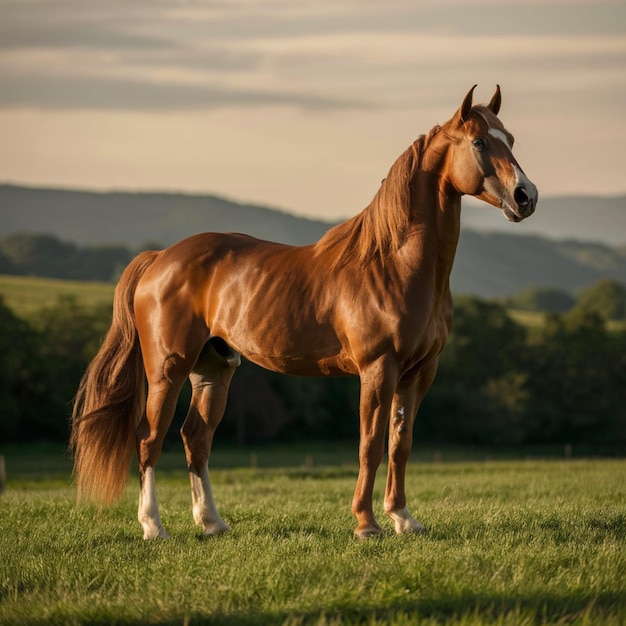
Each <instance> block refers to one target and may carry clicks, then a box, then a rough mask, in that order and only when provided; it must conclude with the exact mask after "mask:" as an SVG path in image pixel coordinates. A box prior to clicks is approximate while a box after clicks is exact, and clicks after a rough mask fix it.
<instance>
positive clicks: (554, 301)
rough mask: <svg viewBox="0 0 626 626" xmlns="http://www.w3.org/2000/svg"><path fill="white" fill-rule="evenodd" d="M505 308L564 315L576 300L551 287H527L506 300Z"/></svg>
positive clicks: (564, 292) (565, 292)
mask: <svg viewBox="0 0 626 626" xmlns="http://www.w3.org/2000/svg"><path fill="white" fill-rule="evenodd" d="M506 304H507V306H510V307H513V308H518V309H524V310H528V311H549V312H552V313H566V312H567V311H569V310H570V309H571V308H572V307H573V306H574V305H575V304H576V299H575V298H574V297H573V296H572V295H571V294H569V293H568V292H567V291H563V290H562V289H556V288H553V287H529V288H527V289H524V290H522V291H520V292H519V293H518V294H517V295H516V296H513V297H511V298H508V299H507V301H506Z"/></svg>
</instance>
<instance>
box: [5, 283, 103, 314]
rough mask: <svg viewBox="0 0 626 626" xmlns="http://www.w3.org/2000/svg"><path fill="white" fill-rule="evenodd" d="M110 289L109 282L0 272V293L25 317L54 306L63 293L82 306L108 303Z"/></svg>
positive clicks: (12, 307) (11, 306)
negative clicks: (7, 274)
mask: <svg viewBox="0 0 626 626" xmlns="http://www.w3.org/2000/svg"><path fill="white" fill-rule="evenodd" d="M114 289H115V285H113V284H110V283H97V282H86V281H74V280H55V279H52V278H36V277H34V276H6V275H2V274H0V296H2V297H3V299H4V301H5V303H6V304H7V306H9V307H10V308H11V309H12V310H13V311H15V313H16V314H18V315H21V316H25V317H27V316H28V315H30V314H32V313H36V312H37V311H39V310H41V309H42V308H44V307H48V306H52V305H54V304H55V302H56V301H57V300H58V298H59V297H63V296H71V297H73V298H76V300H77V301H78V302H79V303H80V304H82V305H84V306H86V307H93V306H98V305H101V304H107V305H110V304H111V303H112V302H113V290H114Z"/></svg>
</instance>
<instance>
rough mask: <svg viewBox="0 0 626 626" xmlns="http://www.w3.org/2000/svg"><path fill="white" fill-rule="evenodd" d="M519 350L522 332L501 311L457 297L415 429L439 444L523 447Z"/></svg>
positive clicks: (522, 357)
mask: <svg viewBox="0 0 626 626" xmlns="http://www.w3.org/2000/svg"><path fill="white" fill-rule="evenodd" d="M525 346H526V332H525V330H524V328H523V327H522V326H520V325H519V324H517V323H516V322H514V321H513V320H512V319H511V318H510V317H509V316H508V315H507V313H506V310H505V309H504V307H502V306H501V305H498V304H495V303H488V302H484V301H482V300H479V299H477V298H459V299H458V301H457V302H456V304H455V320H454V327H453V331H452V334H451V336H450V339H449V341H448V345H447V346H446V348H445V349H444V351H443V354H442V357H441V359H440V367H439V373H438V375H437V378H436V379H435V383H434V385H433V388H432V390H431V391H430V393H429V394H428V395H427V396H426V400H425V402H424V407H423V413H422V416H421V417H420V416H418V428H422V429H423V431H424V433H423V434H425V435H427V436H431V437H434V438H436V439H442V440H454V441H461V442H473V443H520V442H523V441H524V440H525V437H526V432H527V424H526V419H527V409H528V391H527V386H526V349H525ZM420 422H421V424H420Z"/></svg>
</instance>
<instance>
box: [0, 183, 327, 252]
mask: <svg viewBox="0 0 626 626" xmlns="http://www.w3.org/2000/svg"><path fill="white" fill-rule="evenodd" d="M0 215H1V221H0V237H4V236H6V235H7V234H10V233H16V232H29V233H46V234H52V235H56V236H57V237H59V238H60V239H62V240H65V241H72V242H74V243H77V244H80V245H98V244H112V243H113V244H119V243H121V244H124V245H126V246H128V247H130V248H138V247H139V246H142V245H143V244H144V243H145V242H146V241H150V242H155V243H159V244H161V245H163V246H169V245H171V244H173V243H176V242H177V241H180V240H181V239H184V238H185V237H188V236H189V235H192V234H194V233H201V232H206V231H215V232H240V233H247V234H252V235H254V236H256V237H260V238H261V239H269V240H274V241H282V242H285V243H292V244H295V245H303V244H306V243H311V242H312V241H316V240H317V239H319V237H321V236H322V235H323V234H324V233H325V232H326V230H328V227H329V224H328V223H327V222H322V221H316V220H309V219H305V218H300V217H296V216H294V215H290V214H289V213H284V212H282V211H278V210H275V209H268V208H266V207H261V206H255V205H251V204H238V203H236V202H231V201H229V200H226V199H225V198H219V197H217V196H211V195H187V194H175V193H127V192H110V193H97V192H91V191H70V190H63V189H37V188H29V187H16V186H13V185H0Z"/></svg>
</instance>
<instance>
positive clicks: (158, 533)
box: [143, 526, 170, 540]
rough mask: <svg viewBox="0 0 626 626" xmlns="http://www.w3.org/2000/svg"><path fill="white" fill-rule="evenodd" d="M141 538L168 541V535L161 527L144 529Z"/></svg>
mask: <svg viewBox="0 0 626 626" xmlns="http://www.w3.org/2000/svg"><path fill="white" fill-rule="evenodd" d="M143 538H144V539H145V540H147V539H169V538H170V535H169V533H168V532H167V531H166V530H165V528H163V526H159V527H152V528H146V529H144V531H143Z"/></svg>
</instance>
